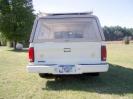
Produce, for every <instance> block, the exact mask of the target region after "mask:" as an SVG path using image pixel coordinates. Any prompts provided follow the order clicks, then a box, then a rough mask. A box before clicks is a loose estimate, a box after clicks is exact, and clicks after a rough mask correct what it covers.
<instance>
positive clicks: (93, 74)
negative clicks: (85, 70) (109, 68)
mask: <svg viewBox="0 0 133 99" xmlns="http://www.w3.org/2000/svg"><path fill="white" fill-rule="evenodd" d="M91 76H100V73H91Z"/></svg>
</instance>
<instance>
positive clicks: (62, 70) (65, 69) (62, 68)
mask: <svg viewBox="0 0 133 99" xmlns="http://www.w3.org/2000/svg"><path fill="white" fill-rule="evenodd" d="M73 71H74V65H60V66H59V73H71V72H73Z"/></svg>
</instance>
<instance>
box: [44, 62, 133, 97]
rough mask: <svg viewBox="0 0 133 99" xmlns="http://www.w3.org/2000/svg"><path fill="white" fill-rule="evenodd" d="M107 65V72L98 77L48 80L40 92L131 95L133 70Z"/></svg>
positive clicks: (132, 90)
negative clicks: (58, 91)
mask: <svg viewBox="0 0 133 99" xmlns="http://www.w3.org/2000/svg"><path fill="white" fill-rule="evenodd" d="M109 65H110V68H109V71H108V72H107V73H102V74H101V75H100V76H99V77H92V76H85V77H86V78H85V79H82V77H81V76H79V77H71V78H67V79H65V80H57V81H56V80H55V81H51V80H48V81H47V83H46V88H42V90H60V91H61V90H73V91H87V92H97V93H101V94H102V93H104V94H118V95H124V94H127V93H133V69H129V68H125V67H123V66H119V65H115V64H109Z"/></svg>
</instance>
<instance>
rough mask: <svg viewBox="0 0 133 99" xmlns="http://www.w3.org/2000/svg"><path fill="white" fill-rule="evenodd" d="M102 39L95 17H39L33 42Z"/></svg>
mask: <svg viewBox="0 0 133 99" xmlns="http://www.w3.org/2000/svg"><path fill="white" fill-rule="evenodd" d="M52 41H77V42H78V41H102V38H101V34H100V31H99V27H98V23H97V20H96V19H95V18H66V19H65V18H59V19H48V18H40V19H39V20H38V21H37V25H36V27H35V31H34V38H33V42H52Z"/></svg>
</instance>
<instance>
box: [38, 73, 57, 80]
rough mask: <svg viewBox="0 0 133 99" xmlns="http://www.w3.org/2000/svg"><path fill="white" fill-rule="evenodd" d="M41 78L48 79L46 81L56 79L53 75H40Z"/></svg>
mask: <svg viewBox="0 0 133 99" xmlns="http://www.w3.org/2000/svg"><path fill="white" fill-rule="evenodd" d="M39 76H40V77H41V78H46V79H52V78H54V76H53V75H52V74H44V73H39Z"/></svg>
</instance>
